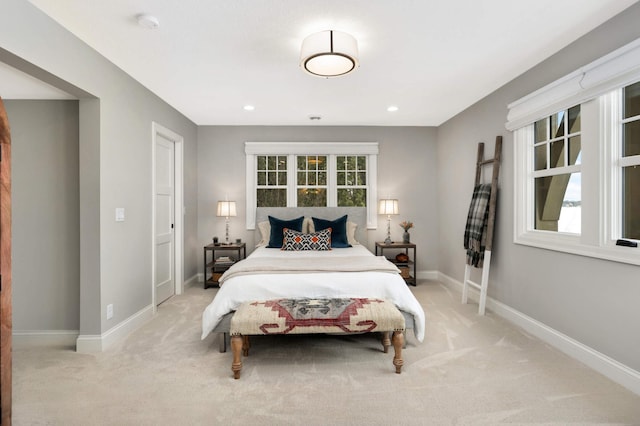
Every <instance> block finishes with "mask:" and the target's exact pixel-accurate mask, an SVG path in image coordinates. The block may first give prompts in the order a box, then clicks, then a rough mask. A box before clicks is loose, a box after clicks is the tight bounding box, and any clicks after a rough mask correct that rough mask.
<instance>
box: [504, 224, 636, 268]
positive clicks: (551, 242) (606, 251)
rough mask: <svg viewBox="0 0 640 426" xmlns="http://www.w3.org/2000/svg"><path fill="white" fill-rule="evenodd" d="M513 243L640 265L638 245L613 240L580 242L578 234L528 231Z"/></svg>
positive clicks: (517, 237)
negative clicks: (617, 243) (601, 243)
mask: <svg viewBox="0 0 640 426" xmlns="http://www.w3.org/2000/svg"><path fill="white" fill-rule="evenodd" d="M513 242H514V243H515V244H520V245H525V246H531V247H536V248H541V249H545V250H553V251H559V252H562V253H568V254H575V255H578V256H586V257H593V258H597V259H602V260H609V261H612V262H620V263H628V264H631V265H640V247H621V246H616V245H615V242H614V241H611V243H609V244H607V245H603V246H594V245H588V244H585V243H582V242H581V241H580V237H579V236H575V235H568V234H558V235H555V234H554V235H549V234H548V233H537V232H535V233H534V232H530V233H526V234H521V235H518V236H516V238H514V241H513Z"/></svg>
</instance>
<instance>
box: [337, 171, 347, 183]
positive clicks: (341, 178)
mask: <svg viewBox="0 0 640 426" xmlns="http://www.w3.org/2000/svg"><path fill="white" fill-rule="evenodd" d="M337 176H338V179H337V182H336V184H337V185H340V186H344V185H346V182H347V181H346V179H347V177H346V176H347V175H346V173H345V172H338V173H337Z"/></svg>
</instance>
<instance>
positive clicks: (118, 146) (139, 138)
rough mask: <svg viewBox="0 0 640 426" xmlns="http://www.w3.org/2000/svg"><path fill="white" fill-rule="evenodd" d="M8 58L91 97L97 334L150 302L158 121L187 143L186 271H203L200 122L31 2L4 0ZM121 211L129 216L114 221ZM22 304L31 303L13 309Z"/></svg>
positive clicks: (87, 250)
mask: <svg viewBox="0 0 640 426" xmlns="http://www.w3.org/2000/svg"><path fill="white" fill-rule="evenodd" d="M43 40H47V42H46V43H43ZM16 58H18V59H19V60H17V59H16ZM0 60H3V61H5V62H7V63H9V64H10V65H12V66H16V67H18V68H20V69H25V68H26V70H27V71H29V72H31V73H32V74H33V72H34V69H36V71H37V76H38V77H39V78H41V79H43V80H45V81H47V82H50V83H51V84H54V85H57V86H59V84H60V82H61V81H62V82H64V83H65V84H68V85H69V86H74V87H76V88H78V91H77V93H87V94H91V95H92V96H90V95H87V96H86V97H83V98H82V99H81V100H80V102H79V115H80V124H79V128H80V139H79V153H80V154H79V155H80V169H79V173H80V226H81V233H80V306H81V309H80V333H81V334H82V335H89V336H91V335H99V334H101V333H104V332H105V331H107V330H109V329H111V328H113V327H114V326H116V325H118V324H119V323H121V322H122V321H124V320H126V319H127V318H129V317H131V316H132V315H134V314H136V313H137V312H140V311H141V310H142V309H144V308H146V307H148V306H150V304H151V302H152V283H151V262H152V259H151V244H152V230H151V211H152V195H151V186H152V184H151V177H152V176H151V164H152V158H151V150H152V143H151V123H152V121H155V122H158V123H159V124H161V125H162V126H164V127H166V128H169V129H171V130H173V131H174V132H176V133H178V134H180V135H181V136H183V137H184V140H185V144H184V164H185V174H184V187H185V192H184V204H185V209H186V215H185V229H184V235H185V238H184V241H185V250H184V254H185V266H184V276H185V277H187V278H188V277H191V276H193V275H194V274H195V273H196V272H197V270H196V267H197V259H196V258H197V257H199V256H200V255H201V254H200V253H201V248H200V250H199V249H198V247H197V246H196V242H197V237H196V234H197V231H196V229H197V228H196V227H197V223H196V192H197V182H196V174H195V164H196V153H197V145H196V137H197V128H196V126H195V124H194V123H193V122H191V121H190V120H188V119H186V118H185V117H184V116H183V115H182V114H180V113H179V112H178V111H176V110H175V109H173V108H172V107H170V106H169V105H167V104H166V103H165V102H163V101H162V100H161V99H160V98H158V97H157V96H155V95H154V94H152V93H151V92H149V91H148V90H147V89H146V88H144V87H143V86H142V85H140V84H139V83H137V82H136V81H134V80H133V79H132V78H131V77H129V76H128V75H126V74H124V73H123V72H122V71H121V70H120V69H119V68H118V67H116V66H115V65H114V64H112V63H110V62H108V61H107V60H106V59H105V58H103V57H102V56H100V55H99V54H98V53H97V52H95V51H94V50H93V49H91V48H90V47H88V46H87V45H86V44H84V43H83V42H81V41H80V40H78V39H77V38H76V37H75V36H73V35H72V34H71V33H69V32H68V31H66V30H65V29H63V28H62V27H60V26H59V25H58V24H57V23H55V22H54V21H53V20H51V19H50V18H48V17H47V16H46V15H44V14H43V13H42V12H40V11H39V10H38V9H36V8H35V7H34V6H32V5H31V4H30V3H28V2H25V1H22V0H3V5H2V14H0ZM0 96H1V94H0ZM116 207H124V208H125V209H126V221H125V222H117V223H116V222H115V220H114V211H115V208H116ZM110 303H112V304H113V305H114V317H113V318H112V319H111V320H108V321H107V320H106V315H105V313H106V305H107V304H110ZM23 309H25V310H26V309H33V307H32V306H21V305H16V306H14V312H16V315H19V312H20V311H21V310H23Z"/></svg>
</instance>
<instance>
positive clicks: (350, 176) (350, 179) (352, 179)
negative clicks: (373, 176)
mask: <svg viewBox="0 0 640 426" xmlns="http://www.w3.org/2000/svg"><path fill="white" fill-rule="evenodd" d="M355 184H356V174H355V172H347V185H355Z"/></svg>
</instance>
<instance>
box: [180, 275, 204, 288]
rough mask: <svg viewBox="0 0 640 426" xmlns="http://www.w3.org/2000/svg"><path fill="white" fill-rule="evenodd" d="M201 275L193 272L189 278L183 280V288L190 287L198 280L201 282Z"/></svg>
mask: <svg viewBox="0 0 640 426" xmlns="http://www.w3.org/2000/svg"><path fill="white" fill-rule="evenodd" d="M201 276H202V274H194V275H193V276H192V277H191V278H189V279H188V280H186V281H185V282H184V288H187V287H191V286H193V285H196V284H197V283H198V282H202V280H201V279H200V277H201Z"/></svg>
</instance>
